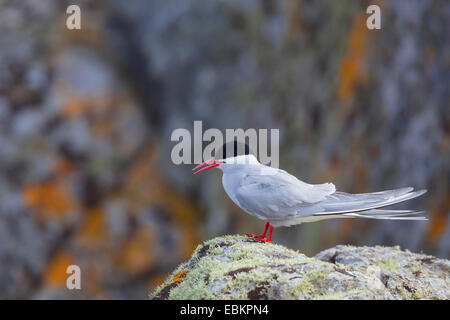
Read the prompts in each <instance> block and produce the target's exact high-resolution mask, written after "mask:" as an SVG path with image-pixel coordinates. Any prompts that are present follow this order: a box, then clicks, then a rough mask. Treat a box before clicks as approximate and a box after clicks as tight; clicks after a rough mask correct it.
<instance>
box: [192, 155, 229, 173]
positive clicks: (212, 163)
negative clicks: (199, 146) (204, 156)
mask: <svg viewBox="0 0 450 320" xmlns="http://www.w3.org/2000/svg"><path fill="white" fill-rule="evenodd" d="M222 163H225V161H217V160H214V158H211V159H209V160H208V161H205V162H203V163H200V164H199V165H198V166H196V167H195V168H194V169H192V170H196V169H198V168H200V167H202V166H205V165H207V164H209V166H206V167H204V168H202V169H200V170H198V171H195V172H194V174H197V173H199V172H202V171H206V170H209V169H211V168H215V167H218V166H220V165H221V164H222Z"/></svg>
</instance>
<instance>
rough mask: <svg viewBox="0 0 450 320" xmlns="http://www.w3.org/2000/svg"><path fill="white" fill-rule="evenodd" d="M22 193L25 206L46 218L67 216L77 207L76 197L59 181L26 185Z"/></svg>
mask: <svg viewBox="0 0 450 320" xmlns="http://www.w3.org/2000/svg"><path fill="white" fill-rule="evenodd" d="M22 195H23V202H24V204H25V206H26V207H27V208H28V209H29V210H32V211H34V212H35V213H37V214H38V216H39V217H40V218H44V219H52V218H60V217H66V216H67V215H68V214H69V213H70V212H72V211H73V209H74V208H75V199H74V198H73V197H72V195H71V193H70V192H69V191H68V190H67V189H66V188H65V186H64V184H63V183H61V182H59V181H50V182H44V183H39V184H33V185H29V186H26V187H25V188H24V190H23V194H22Z"/></svg>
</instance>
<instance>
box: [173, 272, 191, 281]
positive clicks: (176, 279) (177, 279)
mask: <svg viewBox="0 0 450 320" xmlns="http://www.w3.org/2000/svg"><path fill="white" fill-rule="evenodd" d="M186 273H188V271H187V270H182V271H180V272H178V273H177V274H176V276H175V277H173V279H172V280H173V282H180V281H181V278H182V277H183V276H184V275H185V274H186Z"/></svg>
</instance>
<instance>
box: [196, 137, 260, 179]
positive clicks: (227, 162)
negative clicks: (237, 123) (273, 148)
mask: <svg viewBox="0 0 450 320" xmlns="http://www.w3.org/2000/svg"><path fill="white" fill-rule="evenodd" d="M222 148H223V158H222V159H220V160H216V159H214V158H211V159H209V160H208V161H205V162H203V163H201V164H199V165H198V166H196V167H195V168H194V169H192V170H197V169H199V170H197V171H195V172H194V174H197V173H199V172H202V171H206V170H209V169H212V168H216V167H218V168H219V169H221V170H222V171H226V170H227V169H231V168H235V167H236V166H239V165H251V164H258V163H259V162H258V160H257V159H256V157H255V156H254V155H252V154H251V153H250V151H249V150H250V149H249V148H248V146H247V145H244V146H243V148H241V149H242V150H238V149H239V148H238V147H237V144H236V141H235V142H234V148H233V152H232V153H230V154H227V145H226V144H225V145H224V146H223V147H222ZM228 149H231V148H230V146H228ZM228 151H229V150H228ZM227 155H228V157H227Z"/></svg>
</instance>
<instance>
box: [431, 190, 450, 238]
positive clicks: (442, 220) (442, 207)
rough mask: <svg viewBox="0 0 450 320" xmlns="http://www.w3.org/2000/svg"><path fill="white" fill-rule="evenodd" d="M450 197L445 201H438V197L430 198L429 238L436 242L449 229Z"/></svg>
mask: <svg viewBox="0 0 450 320" xmlns="http://www.w3.org/2000/svg"><path fill="white" fill-rule="evenodd" d="M449 202H450V195H449V194H447V197H446V198H444V199H437V198H436V196H430V198H429V203H430V205H429V207H430V210H429V218H430V224H429V227H428V238H429V239H430V240H431V241H432V242H435V241H437V240H438V239H439V238H440V237H441V236H442V235H443V234H444V232H445V230H446V227H447V220H448V216H447V212H448V211H449V210H450V205H449Z"/></svg>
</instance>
